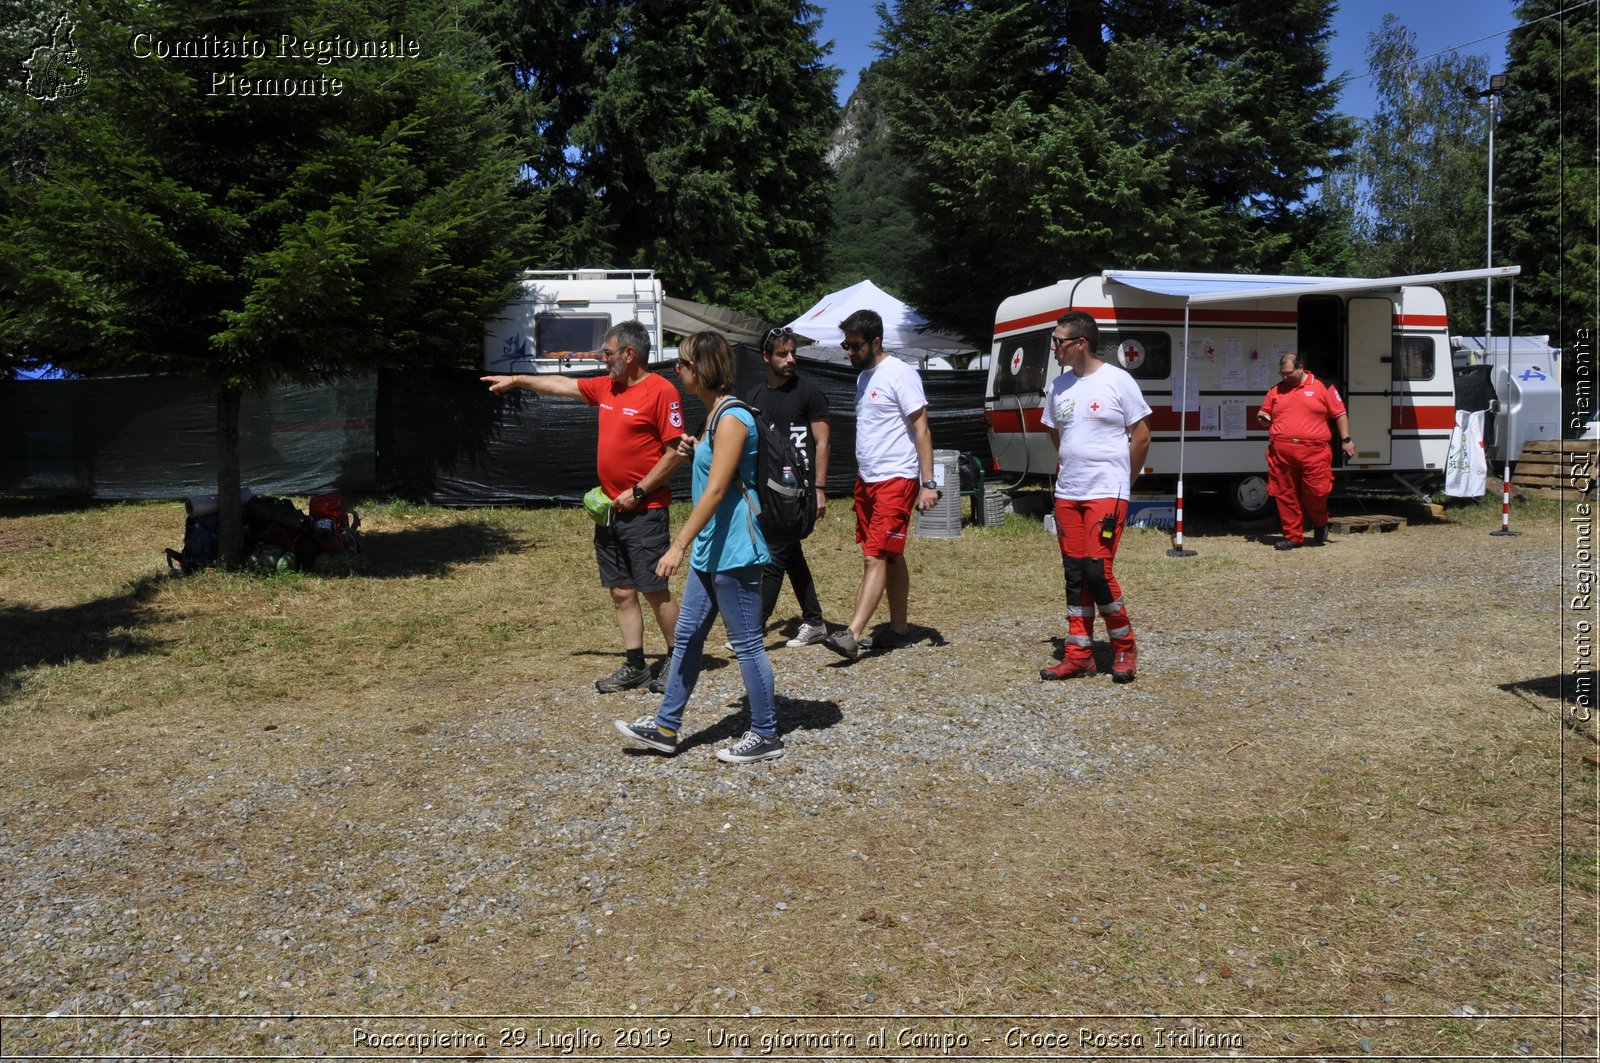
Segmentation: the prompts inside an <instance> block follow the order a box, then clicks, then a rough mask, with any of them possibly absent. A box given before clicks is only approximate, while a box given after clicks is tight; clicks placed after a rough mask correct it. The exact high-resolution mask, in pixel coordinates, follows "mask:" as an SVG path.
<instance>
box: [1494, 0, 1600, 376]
mask: <svg viewBox="0 0 1600 1063" xmlns="http://www.w3.org/2000/svg"><path fill="white" fill-rule="evenodd" d="M1560 12H1565V13H1564V14H1559V13H1560ZM1517 15H1518V17H1519V18H1520V19H1521V20H1522V23H1523V24H1522V26H1520V27H1519V28H1518V29H1516V30H1514V31H1513V32H1512V34H1511V42H1510V46H1509V51H1510V57H1511V62H1510V66H1509V67H1508V69H1507V73H1508V75H1509V84H1510V89H1511V91H1510V94H1509V95H1507V96H1506V98H1505V116H1504V119H1503V120H1502V122H1501V124H1500V127H1499V128H1498V129H1497V130H1496V139H1495V154H1496V156H1497V158H1496V162H1495V200H1496V202H1495V228H1496V230H1497V232H1496V241H1495V245H1496V247H1497V248H1500V247H1503V248H1504V249H1505V251H1504V254H1503V255H1502V254H1501V253H1500V252H1499V251H1498V250H1497V251H1496V254H1495V258H1496V259H1499V260H1502V261H1504V262H1508V263H1513V262H1514V263H1516V264H1518V265H1520V266H1521V267H1522V275H1521V276H1520V277H1518V278H1517V289H1516V299H1517V305H1516V319H1515V322H1514V325H1515V328H1516V330H1517V332H1518V333H1521V334H1529V333H1539V334H1545V333H1547V334H1549V335H1550V337H1551V340H1550V342H1551V343H1552V344H1553V345H1555V346H1557V347H1563V348H1566V349H1569V350H1570V349H1572V348H1573V347H1574V346H1575V345H1576V344H1577V343H1578V340H1579V332H1580V330H1583V329H1587V330H1589V335H1590V339H1589V350H1590V351H1591V352H1592V351H1593V350H1594V347H1593V342H1594V341H1593V336H1594V331H1595V329H1596V327H1597V326H1600V320H1597V318H1600V305H1597V301H1600V295H1597V293H1600V276H1597V273H1596V266H1597V257H1600V251H1597V247H1600V143H1597V139H1596V138H1597V129H1600V115H1597V114H1596V107H1597V102H1600V72H1597V69H1596V59H1597V56H1600V6H1596V5H1588V6H1574V5H1572V4H1570V3H1559V2H1557V0H1524V2H1523V3H1522V4H1520V5H1519V6H1518V8H1517ZM1509 309H1510V308H1509V307H1500V308H1497V309H1496V311H1495V316H1496V317H1497V318H1498V319H1499V320H1501V321H1505V320H1507V317H1506V315H1507V313H1508V311H1509Z"/></svg>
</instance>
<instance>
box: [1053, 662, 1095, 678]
mask: <svg viewBox="0 0 1600 1063" xmlns="http://www.w3.org/2000/svg"><path fill="white" fill-rule="evenodd" d="M1099 674H1100V673H1099V672H1097V671H1095V667H1094V658H1093V657H1085V658H1083V659H1081V660H1073V659H1072V658H1070V657H1067V658H1063V659H1062V661H1061V663H1059V664H1052V665H1050V666H1049V667H1048V668H1041V669H1039V678H1040V679H1087V678H1088V677H1089V676H1092V675H1099Z"/></svg>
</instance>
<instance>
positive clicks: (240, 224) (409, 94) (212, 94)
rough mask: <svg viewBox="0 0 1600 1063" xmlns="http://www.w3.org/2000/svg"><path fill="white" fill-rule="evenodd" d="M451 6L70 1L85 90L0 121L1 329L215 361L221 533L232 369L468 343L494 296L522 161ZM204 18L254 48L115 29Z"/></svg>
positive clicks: (337, 372) (405, 355) (257, 371)
mask: <svg viewBox="0 0 1600 1063" xmlns="http://www.w3.org/2000/svg"><path fill="white" fill-rule="evenodd" d="M462 15H463V12H462V11H461V10H459V9H458V8H457V6H456V5H455V4H453V3H450V2H448V0H431V2H429V0H417V2H414V3H403V2H387V3H383V4H378V3H340V2H336V0H324V2H322V3H316V4H312V5H309V6H307V7H302V8H295V9H292V10H290V9H285V8H283V7H282V6H281V5H277V4H269V3H266V2H264V0H257V2H244V3H240V4H237V5H234V6H230V7H228V8H226V9H218V8H217V7H215V5H211V4H202V3H199V2H198V0H137V2H133V0H120V2H113V3H97V4H83V5H80V6H79V7H77V8H75V9H74V10H73V12H72V15H71V19H72V22H73V23H74V26H75V39H76V43H77V45H78V47H79V49H80V50H81V51H82V54H83V56H84V58H85V63H86V67H87V70H88V75H87V81H86V87H85V88H86V91H85V92H84V93H83V95H81V96H79V97H76V98H72V99H56V100H36V99H31V98H30V99H28V100H26V101H23V106H24V107H25V109H26V111H27V114H26V117H27V120H28V121H27V126H28V128H29V129H30V130H32V131H33V134H32V139H31V140H24V138H22V137H20V136H19V135H15V134H10V133H8V134H6V135H5V138H4V140H0V146H3V148H4V153H5V154H4V157H3V159H0V162H3V164H4V166H5V168H4V170H0V351H3V352H8V354H9V355H10V356H11V357H14V358H15V357H21V358H27V359H32V360H43V359H47V360H49V361H51V362H53V363H55V364H58V365H62V366H65V367H68V368H71V369H73V370H76V371H79V372H84V373H91V374H93V373H126V372H156V373H171V374H179V375H185V376H191V377H196V378H199V379H203V380H205V381H207V382H209V384H210V385H211V387H212V389H213V392H214V394H215V396H216V406H217V424H218V432H217V438H218V449H219V453H218V458H217V480H218V482H217V489H218V497H219V499H220V500H221V502H222V504H223V510H222V514H221V520H222V525H223V526H222V533H223V542H224V544H225V546H226V548H227V551H228V553H229V555H230V556H233V555H236V553H237V550H238V548H239V545H240V543H239V535H238V529H239V523H238V512H237V499H238V497H239V452H238V443H239V440H238V411H239V403H240V397H241V395H242V393H243V392H244V391H247V390H249V389H251V388H254V387H258V386H260V385H263V384H266V383H268V382H271V381H274V380H284V379H286V380H294V381H300V382H314V381H325V380H334V379H337V378H338V377H340V376H343V375H346V374H351V373H357V372H366V371H370V370H371V369H373V368H375V367H378V366H406V365H423V364H442V363H463V364H465V363H469V362H474V363H475V362H476V355H477V351H478V350H479V349H480V343H481V329H482V326H481V321H482V318H483V316H484V315H485V313H486V312H488V311H489V310H491V309H492V308H494V307H496V306H498V305H502V304H503V302H504V300H505V298H506V296H507V292H508V282H509V280H510V278H511V275H512V273H513V272H514V268H515V266H514V263H513V260H512V257H511V251H512V249H513V248H514V247H519V246H520V245H521V243H522V241H521V240H520V239H519V236H521V235H522V234H519V233H518V231H517V228H516V225H515V221H514V217H513V213H514V212H513V204H512V200H511V197H510V192H511V189H512V186H513V185H514V183H515V181H516V179H517V170H516V163H515V161H514V159H513V157H512V156H511V155H510V153H509V151H508V150H507V144H506V138H505V135H504V124H503V122H502V121H501V119H500V117H499V116H498V115H497V114H496V113H495V112H494V111H493V110H492V109H491V108H490V107H489V105H488V101H487V99H486V97H485V95H484V93H483V92H482V91H481V85H482V77H481V75H482V73H483V71H484V70H485V69H486V66H487V60H488V56H487V53H486V52H484V50H483V48H482V45H481V41H480V40H479V39H478V38H476V37H475V36H474V35H473V34H472V33H471V32H470V31H468V30H466V29H464V28H462ZM196 26H203V27H205V33H206V34H207V35H210V36H212V37H214V38H216V39H220V40H228V41H243V40H254V41H258V42H261V45H262V47H261V52H262V54H261V55H259V56H256V55H244V56H235V57H228V56H224V57H220V58H218V57H212V58H206V59H203V60H195V59H179V58H169V59H163V58H161V57H159V56H158V55H152V54H148V53H149V49H146V50H145V52H146V54H140V49H138V48H136V47H130V40H129V38H130V27H132V28H133V31H134V32H136V33H137V32H144V33H146V34H148V40H150V41H173V40H178V41H184V40H188V41H192V40H193V39H194V38H196V36H198V35H197V34H196V31H195V30H194V27H196ZM401 34H404V35H405V36H406V37H407V38H409V39H410V40H412V41H415V42H416V43H417V50H416V52H415V53H414V54H411V53H407V54H401V55H399V56H397V57H394V58H371V59H349V60H341V59H339V58H338V57H337V56H329V57H328V60H329V61H328V62H325V63H324V62H320V61H318V59H317V58H315V57H308V56H307V55H306V54H305V53H304V52H303V51H301V52H298V53H291V54H288V55H285V54H284V50H283V47H282V44H281V38H282V37H283V35H289V36H292V37H293V38H296V39H297V40H298V41H306V42H324V41H327V42H331V41H333V40H334V38H336V37H337V38H340V39H342V40H344V41H353V42H363V41H393V40H395V39H396V38H397V36H398V35H401ZM291 83H292V84H294V85H295V86H296V91H295V93H294V94H293V95H289V94H288V93H289V90H288V89H287V88H286V86H287V85H289V84H291ZM241 86H247V87H249V89H250V90H251V91H250V94H245V90H244V89H243V88H241ZM265 92H273V93H275V94H263V93H265Z"/></svg>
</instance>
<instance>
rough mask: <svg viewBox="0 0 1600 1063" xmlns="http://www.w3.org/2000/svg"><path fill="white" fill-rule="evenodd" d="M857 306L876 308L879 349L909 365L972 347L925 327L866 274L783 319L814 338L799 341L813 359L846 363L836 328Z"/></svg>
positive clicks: (915, 314) (923, 320) (921, 319)
mask: <svg viewBox="0 0 1600 1063" xmlns="http://www.w3.org/2000/svg"><path fill="white" fill-rule="evenodd" d="M857 310H876V311H877V312H878V315H879V316H880V317H882V318H883V348H884V350H885V351H887V352H889V353H890V354H892V355H894V356H896V357H897V358H899V359H900V360H901V361H904V362H909V363H911V364H912V365H917V366H920V365H922V364H923V363H924V362H925V361H926V360H927V359H929V358H932V357H943V356H946V355H951V354H971V353H973V352H975V351H976V350H977V348H975V347H974V346H973V345H972V344H970V343H968V342H966V341H965V340H963V339H961V338H959V337H957V336H952V335H950V334H949V333H947V332H939V331H937V330H934V329H931V328H929V326H928V319H927V318H925V317H923V316H922V315H921V314H919V313H918V312H917V311H916V310H913V309H912V308H911V307H909V306H907V305H906V304H905V303H903V302H901V301H900V300H899V299H896V298H895V297H894V296H892V295H890V294H889V293H888V292H886V291H884V290H883V289H882V288H880V287H878V286H877V285H876V284H873V283H872V282H871V281H870V280H864V281H861V282H859V283H857V284H852V285H851V286H850V287H848V288H844V289H842V290H840V291H837V292H830V293H829V294H827V295H824V296H823V297H822V298H821V299H819V300H817V302H816V305H814V306H812V307H811V309H809V310H807V311H806V312H805V313H803V314H801V315H800V316H799V317H797V318H795V319H794V320H793V321H791V322H789V327H790V328H791V329H793V330H794V331H795V332H797V333H799V334H800V335H801V336H803V337H805V338H806V339H810V340H815V341H816V344H815V346H813V347H804V348H802V351H801V353H802V354H803V355H804V356H805V357H806V358H809V359H812V360H813V361H819V362H834V363H837V364H840V365H847V364H849V357H848V356H847V355H846V354H845V352H844V349H843V347H842V344H843V343H844V333H842V332H840V331H839V322H841V321H843V320H844V319H845V318H847V317H849V316H850V315H851V314H853V313H855V312H856V311H857Z"/></svg>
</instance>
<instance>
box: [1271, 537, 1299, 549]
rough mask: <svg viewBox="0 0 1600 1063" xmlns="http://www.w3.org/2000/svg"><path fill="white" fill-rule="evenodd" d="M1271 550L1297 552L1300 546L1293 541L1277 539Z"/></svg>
mask: <svg viewBox="0 0 1600 1063" xmlns="http://www.w3.org/2000/svg"><path fill="white" fill-rule="evenodd" d="M1272 548H1273V549H1274V550H1298V549H1300V544H1299V543H1297V542H1295V541H1294V540H1293V539H1279V540H1278V541H1277V542H1275V543H1273V544H1272Z"/></svg>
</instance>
